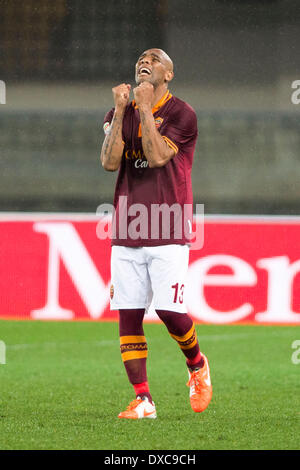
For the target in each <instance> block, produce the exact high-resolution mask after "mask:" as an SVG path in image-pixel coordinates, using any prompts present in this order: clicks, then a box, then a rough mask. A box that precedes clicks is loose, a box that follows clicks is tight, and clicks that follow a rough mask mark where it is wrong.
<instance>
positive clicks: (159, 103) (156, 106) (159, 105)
mask: <svg viewBox="0 0 300 470" xmlns="http://www.w3.org/2000/svg"><path fill="white" fill-rule="evenodd" d="M170 98H172V94H171V93H170V92H169V90H167V91H166V93H165V94H164V96H163V97H162V98H161V99H160V100H159V102H158V103H156V105H155V106H153V108H152V114H154V113H156V111H158V110H159V109H160V108H161V107H162V106H163V105H164V104H165V103H166V102H167V101H169V99H170ZM132 106H133V107H134V109H139V107H138V105H137V104H136V103H135V100H133V101H132Z"/></svg>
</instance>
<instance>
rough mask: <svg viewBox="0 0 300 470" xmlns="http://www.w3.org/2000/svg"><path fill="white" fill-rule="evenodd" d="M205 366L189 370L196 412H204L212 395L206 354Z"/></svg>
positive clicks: (189, 384) (191, 397) (193, 406)
mask: <svg viewBox="0 0 300 470" xmlns="http://www.w3.org/2000/svg"><path fill="white" fill-rule="evenodd" d="M202 357H203V359H204V366H203V367H201V369H196V370H193V371H192V370H188V373H189V381H188V383H187V386H188V387H190V403H191V407H192V409H193V410H194V411H195V412H196V413H202V411H204V410H206V408H207V407H208V405H209V403H210V400H211V397H212V385H211V380H210V371H209V365H208V360H207V358H206V356H204V354H202Z"/></svg>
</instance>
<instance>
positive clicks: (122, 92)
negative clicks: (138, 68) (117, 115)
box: [112, 83, 131, 109]
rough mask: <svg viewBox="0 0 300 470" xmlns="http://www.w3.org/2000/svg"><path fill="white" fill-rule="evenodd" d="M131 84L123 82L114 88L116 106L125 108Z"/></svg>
mask: <svg viewBox="0 0 300 470" xmlns="http://www.w3.org/2000/svg"><path fill="white" fill-rule="evenodd" d="M130 89H131V85H128V84H126V83H122V84H121V85H118V86H116V87H114V88H113V89H112V92H113V97H114V102H115V107H116V108H121V109H123V108H125V107H126V105H127V103H128V100H129V94H130Z"/></svg>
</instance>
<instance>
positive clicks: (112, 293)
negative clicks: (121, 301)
mask: <svg viewBox="0 0 300 470" xmlns="http://www.w3.org/2000/svg"><path fill="white" fill-rule="evenodd" d="M114 293H115V289H114V286H113V284H112V285H111V286H110V290H109V295H110V298H111V299H113V297H114Z"/></svg>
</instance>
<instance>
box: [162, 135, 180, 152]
mask: <svg viewBox="0 0 300 470" xmlns="http://www.w3.org/2000/svg"><path fill="white" fill-rule="evenodd" d="M162 138H163V139H164V140H165V142H166V143H167V144H168V146H169V147H171V148H172V149H173V150H175V153H178V147H177V145H175V144H174V142H173V141H172V140H171V139H169V137H167V136H166V135H163V136H162Z"/></svg>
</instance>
